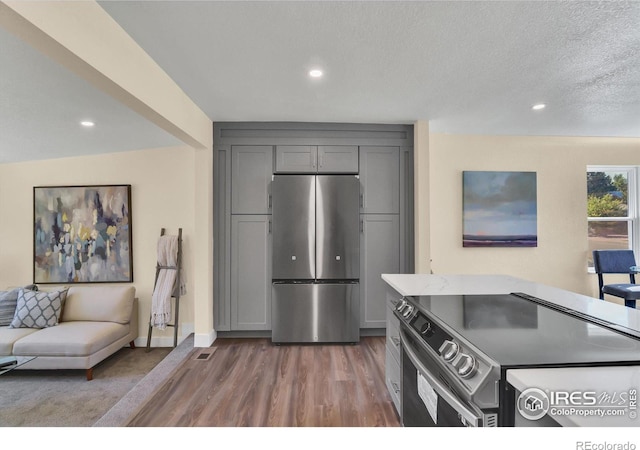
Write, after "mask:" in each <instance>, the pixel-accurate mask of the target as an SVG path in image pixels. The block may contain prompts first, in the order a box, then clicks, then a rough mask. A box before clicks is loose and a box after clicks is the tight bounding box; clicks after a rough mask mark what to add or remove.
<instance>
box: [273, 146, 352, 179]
mask: <svg viewBox="0 0 640 450" xmlns="http://www.w3.org/2000/svg"><path fill="white" fill-rule="evenodd" d="M275 171H276V173H311V174H313V173H354V174H355V173H358V146H357V145H278V146H276V170H275Z"/></svg>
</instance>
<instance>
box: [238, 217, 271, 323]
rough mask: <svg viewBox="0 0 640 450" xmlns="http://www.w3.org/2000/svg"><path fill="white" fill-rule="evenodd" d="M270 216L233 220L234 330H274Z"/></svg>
mask: <svg viewBox="0 0 640 450" xmlns="http://www.w3.org/2000/svg"><path fill="white" fill-rule="evenodd" d="M270 222H271V216H268V215H234V216H232V219H231V329H232V330H270V329H271V230H270V228H271V223H270Z"/></svg>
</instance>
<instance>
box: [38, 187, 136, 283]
mask: <svg viewBox="0 0 640 450" xmlns="http://www.w3.org/2000/svg"><path fill="white" fill-rule="evenodd" d="M33 218H34V229H33V231H34V245H33V253H34V257H33V281H34V283H40V284H47V283H51V284H61V283H64V284H68V283H123V282H125V283H126V282H133V255H132V253H131V249H132V245H131V185H112V186H44V187H34V188H33Z"/></svg>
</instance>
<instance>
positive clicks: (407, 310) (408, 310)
mask: <svg viewBox="0 0 640 450" xmlns="http://www.w3.org/2000/svg"><path fill="white" fill-rule="evenodd" d="M412 312H413V306H411V305H408V306H407V308H406V309H405V310H404V312H403V313H402V317H405V318H406V317H409V316H410V315H411V313H412Z"/></svg>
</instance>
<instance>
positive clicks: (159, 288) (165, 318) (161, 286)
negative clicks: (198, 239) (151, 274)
mask: <svg viewBox="0 0 640 450" xmlns="http://www.w3.org/2000/svg"><path fill="white" fill-rule="evenodd" d="M177 263H178V236H160V238H159V239H158V265H159V266H161V267H162V266H167V267H176V265H177ZM177 274H178V271H177V269H164V268H161V269H160V270H159V271H158V280H157V281H156V285H155V287H154V289H153V296H152V297H151V326H152V327H156V328H158V329H160V330H164V329H165V328H166V327H167V324H169V321H170V320H171V295H172V294H173V292H174V289H180V291H181V292H182V291H183V289H182V284H183V283H182V282H181V283H180V284H181V286H176V277H177ZM181 278H182V277H181Z"/></svg>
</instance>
